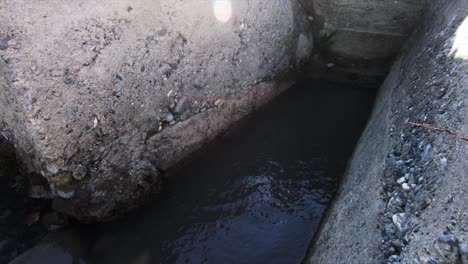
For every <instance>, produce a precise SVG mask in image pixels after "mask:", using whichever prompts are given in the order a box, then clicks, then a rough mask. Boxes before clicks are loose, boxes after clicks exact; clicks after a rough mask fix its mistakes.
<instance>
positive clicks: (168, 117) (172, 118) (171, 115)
mask: <svg viewBox="0 0 468 264" xmlns="http://www.w3.org/2000/svg"><path fill="white" fill-rule="evenodd" d="M165 120H166V122H169V123H170V122H172V121H174V115H173V114H171V113H168V114H167V115H166V118H165Z"/></svg>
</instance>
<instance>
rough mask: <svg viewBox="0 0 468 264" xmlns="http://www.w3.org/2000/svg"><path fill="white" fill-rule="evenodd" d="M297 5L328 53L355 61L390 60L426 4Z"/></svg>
mask: <svg viewBox="0 0 468 264" xmlns="http://www.w3.org/2000/svg"><path fill="white" fill-rule="evenodd" d="M300 2H301V3H302V5H303V6H304V7H305V9H306V10H307V11H309V14H310V15H311V17H310V19H311V20H314V21H315V23H314V25H315V29H316V32H314V33H315V34H316V36H317V38H316V40H320V39H327V40H328V41H329V43H330V44H331V45H330V46H327V49H328V50H329V51H330V52H331V53H334V54H336V55H339V56H343V57H346V58H357V59H381V58H387V57H393V56H394V55H395V54H396V53H398V51H399V50H400V47H401V46H402V44H403V42H404V41H405V40H406V38H407V36H408V35H409V34H410V33H411V31H412V29H413V28H414V26H415V24H416V23H417V22H418V20H419V18H420V15H421V13H422V11H423V8H424V7H425V5H426V1H425V0H400V1H380V0H361V1H354V0H310V1H307V0H300ZM327 37H330V38H329V39H328V38H327Z"/></svg>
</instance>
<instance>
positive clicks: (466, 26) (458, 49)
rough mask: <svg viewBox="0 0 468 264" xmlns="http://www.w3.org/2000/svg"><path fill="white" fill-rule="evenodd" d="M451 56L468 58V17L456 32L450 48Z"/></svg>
mask: <svg viewBox="0 0 468 264" xmlns="http://www.w3.org/2000/svg"><path fill="white" fill-rule="evenodd" d="M450 56H452V57H454V58H455V59H464V60H468V17H466V18H465V20H464V21H463V23H461V25H460V27H458V29H457V32H456V33H455V40H454V42H453V46H452V49H451V50H450Z"/></svg>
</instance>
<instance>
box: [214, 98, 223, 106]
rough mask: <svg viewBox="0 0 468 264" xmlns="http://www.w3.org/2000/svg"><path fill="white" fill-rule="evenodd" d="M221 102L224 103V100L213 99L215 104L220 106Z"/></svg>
mask: <svg viewBox="0 0 468 264" xmlns="http://www.w3.org/2000/svg"><path fill="white" fill-rule="evenodd" d="M223 103H224V100H221V99H218V100H216V101H215V106H217V107H220V106H221V105H223Z"/></svg>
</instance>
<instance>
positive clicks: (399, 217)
mask: <svg viewBox="0 0 468 264" xmlns="http://www.w3.org/2000/svg"><path fill="white" fill-rule="evenodd" d="M405 218H406V215H405V213H399V214H394V215H393V216H392V222H393V224H394V225H395V227H396V228H397V229H398V231H400V232H401V231H402V230H403V223H404V222H405Z"/></svg>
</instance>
